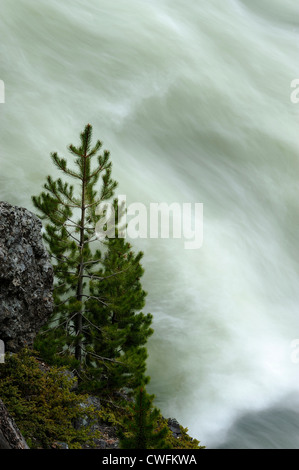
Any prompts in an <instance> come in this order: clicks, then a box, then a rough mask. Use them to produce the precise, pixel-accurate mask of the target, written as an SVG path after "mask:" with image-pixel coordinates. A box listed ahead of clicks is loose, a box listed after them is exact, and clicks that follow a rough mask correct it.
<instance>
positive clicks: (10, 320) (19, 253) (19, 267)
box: [0, 202, 53, 352]
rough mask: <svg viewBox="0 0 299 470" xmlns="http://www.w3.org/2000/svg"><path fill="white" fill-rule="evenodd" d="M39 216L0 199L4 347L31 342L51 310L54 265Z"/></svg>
mask: <svg viewBox="0 0 299 470" xmlns="http://www.w3.org/2000/svg"><path fill="white" fill-rule="evenodd" d="M41 229H42V224H41V221H40V219H38V217H36V216H35V215H34V214H32V213H31V212H29V211H28V210H27V209H23V208H21V207H14V206H11V205H10V204H8V203H6V202H0V339H1V340H3V341H4V343H5V350H6V351H10V352H17V351H18V350H19V349H20V348H22V347H24V346H26V345H28V346H29V347H30V346H32V342H33V340H34V337H35V336H36V334H37V332H38V331H39V330H40V328H41V327H42V326H43V325H44V324H45V323H46V321H47V320H48V319H49V317H50V315H51V314H52V311H53V298H52V289H53V267H52V265H51V263H50V258H49V255H48V253H47V251H46V249H45V247H44V245H43V242H42V235H41Z"/></svg>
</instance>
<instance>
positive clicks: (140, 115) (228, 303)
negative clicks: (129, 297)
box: [0, 0, 299, 448]
mask: <svg viewBox="0 0 299 470" xmlns="http://www.w3.org/2000/svg"><path fill="white" fill-rule="evenodd" d="M0 9H1V17H0V32H1V41H0V57H1V66H0V79H1V80H3V83H4V84H5V103H2V104H0V142H1V147H0V162H1V170H0V199H1V200H4V201H7V202H9V203H11V204H16V205H20V206H23V207H27V208H28V209H30V210H33V206H32V203H31V196H32V195H33V194H39V193H40V191H41V189H42V184H43V183H44V180H45V177H46V175H47V174H52V175H53V174H54V173H55V172H54V169H53V166H52V163H51V161H50V158H49V154H50V152H52V151H58V152H59V153H60V155H66V153H67V152H66V146H67V144H69V143H73V144H75V145H76V144H77V143H78V136H79V132H81V131H82V130H83V128H84V126H85V125H86V124H87V123H90V124H92V126H93V131H94V137H95V138H99V139H101V140H102V141H103V144H104V148H107V149H109V150H110V152H111V159H112V162H113V177H114V178H115V179H117V180H118V181H119V189H118V192H119V194H124V195H126V196H127V200H128V202H130V203H131V202H135V201H136V202H142V203H143V204H145V205H149V204H150V203H151V202H158V203H160V202H165V203H167V204H171V203H173V202H176V203H179V204H183V203H192V204H195V203H202V204H203V208H204V209H203V214H204V216H203V226H204V228H203V244H202V246H201V248H199V249H193V250H188V249H185V246H184V243H183V240H182V239H172V238H169V239H161V238H158V239H151V238H150V237H148V238H143V239H141V238H140V239H136V240H134V241H133V245H134V247H135V249H136V250H139V249H141V250H142V251H144V260H143V264H144V267H145V275H144V278H143V286H144V288H145V289H146V290H147V291H148V297H147V305H146V309H145V311H146V312H151V313H152V314H153V315H154V329H155V334H154V336H153V337H152V338H151V339H150V341H149V343H148V351H149V359H148V372H149V375H150V376H151V381H150V384H149V391H150V392H151V393H154V394H155V395H156V405H157V406H158V407H159V408H160V409H161V411H162V413H163V415H164V416H171V417H175V418H176V419H178V420H179V421H180V422H181V424H182V425H184V426H185V427H188V428H189V432H190V434H191V435H192V436H194V437H196V438H197V439H199V440H200V441H201V444H202V445H206V446H207V447H208V448H298V447H299V418H298V413H299V406H298V405H299V404H298V393H299V364H298V363H297V362H296V360H294V356H296V354H295V353H296V351H295V349H296V348H295V346H294V345H296V343H292V342H293V341H294V340H296V339H297V338H299V311H298V306H299V289H298V284H299V250H298V244H299V231H298V227H299V204H298V195H299V184H298V183H299V103H298V104H296V103H294V102H292V100H291V99H290V95H291V92H292V88H291V82H292V81H293V80H294V79H296V78H299V4H298V2H297V1H296V0H259V1H257V0H225V1H221V0H202V1H200V2H199V1H198V2H195V1H190V0H184V1H183V0H114V1H113V2H112V1H111V0H90V1H89V2H83V0H73V1H72V2H71V1H69V0H66V1H64V2H60V1H58V0H51V1H45V0H39V2H36V1H34V0H17V1H11V0H0ZM298 356H299V355H298ZM295 359H296V357H295Z"/></svg>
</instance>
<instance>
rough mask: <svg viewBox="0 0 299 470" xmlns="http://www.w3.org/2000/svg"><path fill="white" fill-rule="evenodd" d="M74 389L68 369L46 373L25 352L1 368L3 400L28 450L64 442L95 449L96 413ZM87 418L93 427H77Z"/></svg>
mask: <svg viewBox="0 0 299 470" xmlns="http://www.w3.org/2000/svg"><path fill="white" fill-rule="evenodd" d="M73 385H74V379H72V378H71V377H70V376H69V375H68V374H67V373H66V370H65V368H62V367H52V368H46V369H45V370H43V369H42V368H41V366H40V363H39V361H38V360H37V359H36V358H35V357H34V355H33V352H32V351H29V350H27V349H24V350H23V351H21V352H20V353H18V354H14V355H10V356H7V357H6V360H5V364H1V367H0V397H1V399H2V400H3V402H4V403H5V405H6V407H7V409H8V411H9V412H10V413H11V415H12V416H13V417H14V419H15V421H16V423H17V425H18V427H19V429H20V431H21V432H22V434H23V436H24V437H25V439H26V441H27V443H28V445H29V447H32V448H51V447H53V448H55V447H56V446H57V442H65V443H67V444H68V447H69V448H71V449H72V448H80V447H81V446H82V444H84V443H88V444H89V445H92V443H93V439H94V438H99V437H100V436H99V435H98V434H97V433H92V432H91V425H92V422H93V421H94V420H95V419H97V418H98V416H97V411H96V410H95V409H94V408H93V407H92V406H89V405H88V404H87V401H86V400H87V396H86V395H81V394H80V395H78V394H76V393H75V392H73V391H71V389H72V386H73ZM86 417H88V418H89V420H90V421H89V422H90V423H91V424H90V426H86V427H79V429H77V427H76V426H75V424H76V422H78V420H82V419H84V418H86Z"/></svg>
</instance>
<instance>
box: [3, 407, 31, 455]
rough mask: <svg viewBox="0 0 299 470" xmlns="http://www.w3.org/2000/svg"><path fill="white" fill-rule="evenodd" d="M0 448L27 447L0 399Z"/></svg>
mask: <svg viewBox="0 0 299 470" xmlns="http://www.w3.org/2000/svg"><path fill="white" fill-rule="evenodd" d="M0 449H29V447H28V445H27V443H26V441H25V439H24V437H23V436H22V434H21V433H20V431H19V429H18V427H17V425H16V423H15V422H14V420H13V418H12V417H11V416H10V414H9V413H8V411H7V409H6V407H5V406H4V404H3V402H2V400H0Z"/></svg>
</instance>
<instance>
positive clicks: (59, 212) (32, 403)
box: [0, 124, 202, 449]
mask: <svg viewBox="0 0 299 470" xmlns="http://www.w3.org/2000/svg"><path fill="white" fill-rule="evenodd" d="M91 140H92V127H91V126H90V125H89V124H88V125H87V126H86V127H85V129H84V131H83V132H82V133H81V136H80V144H79V146H78V147H75V146H74V145H70V146H69V147H68V149H69V151H70V153H71V155H72V157H73V158H74V160H73V163H71V164H69V163H68V162H67V161H66V160H65V159H63V158H60V157H59V156H58V155H57V153H52V154H51V157H52V160H53V162H54V164H55V165H56V167H57V168H58V169H59V171H60V172H62V173H63V174H64V175H65V176H66V177H67V178H70V179H72V180H74V181H75V183H76V186H73V185H71V184H70V183H69V182H68V181H63V180H62V179H61V178H58V179H57V180H54V179H53V178H52V177H51V176H48V177H47V180H46V183H45V184H44V189H45V191H43V192H42V193H41V194H40V195H39V196H34V197H33V198H32V199H33V203H34V205H35V207H36V208H37V209H38V210H39V213H40V214H41V218H42V219H44V220H45V225H44V228H45V233H44V240H45V242H46V244H47V247H48V250H49V253H50V255H51V258H52V263H53V266H54V273H55V285H54V301H55V311H54V314H53V317H52V318H51V319H50V321H49V323H48V324H47V325H46V326H45V327H44V328H43V329H42V330H41V331H40V332H39V334H38V336H37V337H36V340H35V344H34V350H35V351H36V352H33V351H29V350H23V351H21V352H20V353H18V354H12V355H7V357H6V362H5V364H3V365H1V368H0V397H1V399H2V400H3V402H4V403H5V405H6V406H7V408H8V410H9V412H10V413H11V414H12V416H13V417H14V418H15V421H16V423H17V425H18V426H19V428H20V430H21V432H22V434H23V435H24V437H25V439H26V441H27V443H28V445H29V446H30V447H32V448H53V447H55V446H58V443H59V442H63V443H66V444H67V445H68V446H69V448H80V447H81V446H85V447H86V446H93V445H95V440H96V439H98V438H100V437H101V433H100V431H97V432H95V431H92V429H99V426H98V425H99V424H103V423H104V424H105V423H106V424H107V425H108V426H109V425H110V426H114V427H115V428H116V429H117V430H118V432H119V436H120V446H121V448H124V449H125V448H131V449H132V448H133V449H134V448H136V449H148V448H149V449H157V448H158V449H160V448H161V449H162V448H178V449H180V448H181V449H184V448H192V449H200V448H202V447H201V446H199V442H198V441H197V440H194V439H192V438H191V437H190V436H188V433H187V431H188V430H187V429H183V428H181V437H180V438H176V437H174V436H173V434H172V433H171V432H170V430H169V428H168V426H167V421H166V420H165V419H164V418H163V417H162V415H161V413H160V411H159V410H158V409H157V408H156V407H154V405H153V399H154V396H153V395H149V394H148V393H147V392H146V390H145V386H146V384H147V383H148V381H149V377H147V376H146V359H147V349H146V342H147V340H148V338H149V336H150V335H151V334H152V333H153V330H152V328H151V323H152V315H151V314H144V313H142V309H143V308H144V305H145V297H146V292H145V291H144V290H143V288H142V285H141V282H140V279H141V277H142V275H143V273H144V270H143V268H142V265H141V260H142V257H143V253H142V252H139V253H137V254H135V253H134V252H133V250H132V247H131V245H130V244H129V243H128V242H126V241H125V240H124V239H123V238H122V237H121V236H120V235H119V233H120V227H119V226H118V222H116V220H117V221H118V215H119V214H120V213H121V211H122V208H121V207H120V206H119V204H118V201H117V199H114V200H113V202H112V203H113V207H114V212H115V214H116V220H113V224H114V227H113V229H114V231H115V233H114V236H113V237H108V236H107V234H108V233H109V232H108V225H109V224H108V222H107V220H106V218H105V211H103V210H102V211H98V208H99V206H101V204H102V203H103V202H107V201H108V200H110V199H111V198H113V197H114V191H115V188H116V186H117V183H116V182H115V181H114V180H113V179H112V178H111V162H110V160H109V152H108V151H104V152H103V154H102V155H101V154H98V152H99V150H100V148H101V146H102V144H101V142H100V141H97V142H96V144H95V145H94V146H92V145H91ZM94 161H96V164H94V165H93V167H92V164H91V163H92V162H94ZM99 181H101V184H99ZM98 223H102V225H103V227H104V228H105V230H106V229H107V232H106V237H104V238H102V239H101V241H99V239H98V237H97V236H96V227H97V226H98V225H97V224H98ZM109 223H110V222H109ZM94 242H97V245H98V246H97V247H96V248H93V249H92V245H91V244H92V243H94ZM100 243H101V245H100ZM99 246H100V248H101V250H99ZM37 355H38V357H39V359H38V358H37ZM71 371H72V372H73V371H74V372H75V377H76V379H75V378H72V373H71ZM75 381H76V385H77V387H76V389H74V388H73V386H74V382H75ZM83 392H88V393H92V394H93V395H96V396H97V397H99V398H100V402H101V407H100V410H96V409H94V408H93V407H91V406H89V405H88V402H87V398H88V396H87V395H86V393H83ZM132 395H135V403H133V402H132V398H131V397H132ZM84 420H85V422H88V423H89V424H88V425H86V424H85V425H82V424H81V425H78V423H82V422H83V421H84ZM93 424H95V427H93V426H92V425H93Z"/></svg>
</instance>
